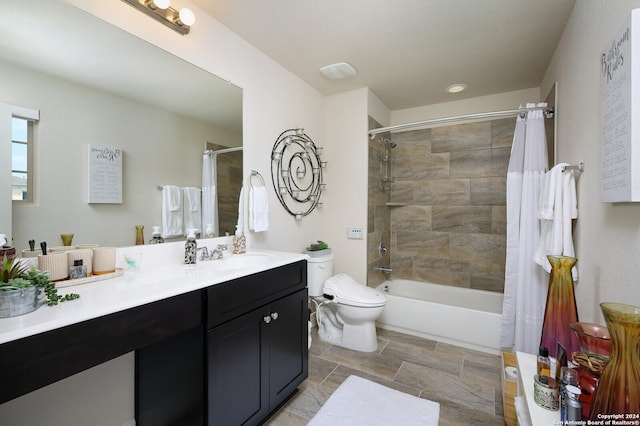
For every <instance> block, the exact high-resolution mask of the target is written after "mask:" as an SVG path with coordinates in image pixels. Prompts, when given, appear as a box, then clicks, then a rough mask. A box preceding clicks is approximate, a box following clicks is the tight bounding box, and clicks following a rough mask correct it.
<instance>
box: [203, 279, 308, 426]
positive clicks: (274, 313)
mask: <svg viewBox="0 0 640 426" xmlns="http://www.w3.org/2000/svg"><path fill="white" fill-rule="evenodd" d="M308 317H309V316H308V314H307V290H306V289H303V290H299V291H297V292H295V293H293V294H291V295H289V296H285V297H283V298H281V299H278V300H276V301H274V302H272V303H270V304H268V305H266V306H263V307H261V308H258V309H255V310H253V311H251V312H249V313H247V314H245V315H242V316H240V317H238V318H236V319H233V320H231V321H229V322H227V323H224V324H222V325H219V326H217V327H214V328H212V329H211V330H209V332H208V333H207V335H208V336H207V346H208V358H209V359H208V367H209V373H208V376H209V380H208V382H209V387H208V388H209V392H208V400H209V403H208V408H209V423H208V424H209V425H254V424H259V423H260V422H261V421H262V420H264V419H265V417H266V416H267V415H268V414H269V413H271V412H272V411H273V410H275V409H276V408H277V407H278V406H279V405H280V404H282V403H283V402H284V401H286V399H287V398H288V397H289V396H290V395H291V394H292V393H293V392H294V391H295V389H296V388H297V387H298V385H299V384H300V383H302V381H303V380H304V379H306V377H307V371H308V365H307V354H306V352H307V331H306V328H307V326H306V318H308ZM302 320H305V321H304V324H303V321H302Z"/></svg>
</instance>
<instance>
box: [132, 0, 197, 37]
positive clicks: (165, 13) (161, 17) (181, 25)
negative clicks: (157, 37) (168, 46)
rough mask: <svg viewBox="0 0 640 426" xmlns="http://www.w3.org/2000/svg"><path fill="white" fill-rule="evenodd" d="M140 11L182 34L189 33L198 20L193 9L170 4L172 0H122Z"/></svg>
mask: <svg viewBox="0 0 640 426" xmlns="http://www.w3.org/2000/svg"><path fill="white" fill-rule="evenodd" d="M122 1H124V2H125V3H128V4H129V5H131V6H133V7H135V8H136V9H138V10H139V11H141V12H143V13H145V14H146V15H148V16H151V17H152V18H153V19H155V20H157V21H159V22H162V23H163V24H165V25H166V26H167V27H169V28H171V29H172V30H174V31H177V32H179V33H180V34H182V35H185V34H188V33H189V30H190V29H191V26H192V25H193V24H194V23H195V22H196V16H195V15H194V14H193V12H192V11H191V9H187V8H186V7H185V8H182V9H180V11H177V10H176V9H174V8H172V7H171V6H169V2H170V0H122Z"/></svg>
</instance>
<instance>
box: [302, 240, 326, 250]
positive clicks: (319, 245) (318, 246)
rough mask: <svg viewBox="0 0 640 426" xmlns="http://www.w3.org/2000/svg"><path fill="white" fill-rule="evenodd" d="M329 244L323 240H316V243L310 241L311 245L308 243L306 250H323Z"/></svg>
mask: <svg viewBox="0 0 640 426" xmlns="http://www.w3.org/2000/svg"><path fill="white" fill-rule="evenodd" d="M328 248H329V245H328V244H327V243H325V242H324V241H320V240H318V242H317V243H311V245H309V247H307V250H309V251H318V250H325V249H328Z"/></svg>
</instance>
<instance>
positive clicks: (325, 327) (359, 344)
mask: <svg viewBox="0 0 640 426" xmlns="http://www.w3.org/2000/svg"><path fill="white" fill-rule="evenodd" d="M307 283H308V287H309V297H311V298H312V299H313V300H314V302H315V303H316V306H317V319H318V337H319V338H320V340H322V341H324V342H327V343H331V344H333V345H337V346H342V347H344V348H348V349H352V350H355V351H361V352H373V351H375V350H377V349H378V339H377V336H376V319H378V318H379V317H380V315H381V314H382V311H383V310H384V307H385V305H386V304H387V298H386V297H385V295H384V294H382V293H381V292H379V291H377V290H374V289H372V288H370V287H367V286H365V285H363V284H360V283H358V282H356V281H355V280H354V279H353V278H351V277H350V276H349V275H347V274H338V275H333V255H332V254H329V255H326V256H318V257H310V258H309V259H307Z"/></svg>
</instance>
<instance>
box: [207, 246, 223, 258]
mask: <svg viewBox="0 0 640 426" xmlns="http://www.w3.org/2000/svg"><path fill="white" fill-rule="evenodd" d="M226 250H227V245H226V244H218V246H217V247H216V248H214V249H213V251H212V252H211V255H209V259H212V260H213V259H222V254H223V252H225V251H226Z"/></svg>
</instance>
